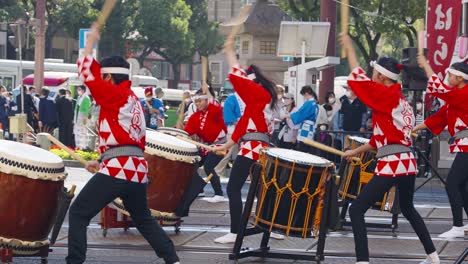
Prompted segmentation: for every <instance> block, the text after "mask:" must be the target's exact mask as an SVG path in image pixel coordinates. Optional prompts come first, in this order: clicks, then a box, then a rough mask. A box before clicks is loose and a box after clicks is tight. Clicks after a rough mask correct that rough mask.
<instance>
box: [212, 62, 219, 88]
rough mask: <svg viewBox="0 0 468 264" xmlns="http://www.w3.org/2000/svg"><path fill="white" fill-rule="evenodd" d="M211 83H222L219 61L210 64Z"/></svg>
mask: <svg viewBox="0 0 468 264" xmlns="http://www.w3.org/2000/svg"><path fill="white" fill-rule="evenodd" d="M210 72H211V83H212V84H221V81H222V64H221V62H220V61H213V62H210Z"/></svg>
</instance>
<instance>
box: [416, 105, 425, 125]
mask: <svg viewBox="0 0 468 264" xmlns="http://www.w3.org/2000/svg"><path fill="white" fill-rule="evenodd" d="M415 114H416V121H415V125H416V126H417V125H419V124H421V123H422V122H424V113H423V102H422V100H421V99H418V100H417V101H416V111H415Z"/></svg>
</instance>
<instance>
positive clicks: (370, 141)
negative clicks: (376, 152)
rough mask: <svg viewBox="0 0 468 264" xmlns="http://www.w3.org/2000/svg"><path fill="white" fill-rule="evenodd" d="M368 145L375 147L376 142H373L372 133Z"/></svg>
mask: <svg viewBox="0 0 468 264" xmlns="http://www.w3.org/2000/svg"><path fill="white" fill-rule="evenodd" d="M369 145H371V146H372V147H373V148H375V149H377V144H376V143H375V138H374V135H372V137H371V138H370V140H369Z"/></svg>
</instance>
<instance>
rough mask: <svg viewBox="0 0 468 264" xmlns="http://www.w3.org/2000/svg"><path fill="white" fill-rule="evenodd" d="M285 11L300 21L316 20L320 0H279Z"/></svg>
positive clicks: (318, 14)
mask: <svg viewBox="0 0 468 264" xmlns="http://www.w3.org/2000/svg"><path fill="white" fill-rule="evenodd" d="M278 4H279V6H280V8H281V9H283V10H284V11H286V13H287V14H288V15H289V16H291V17H293V18H295V19H298V20H301V21H316V20H317V19H318V18H319V17H320V0H279V1H278Z"/></svg>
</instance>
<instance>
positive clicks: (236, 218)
mask: <svg viewBox="0 0 468 264" xmlns="http://www.w3.org/2000/svg"><path fill="white" fill-rule="evenodd" d="M254 163H255V161H254V160H252V159H249V158H246V157H243V156H239V155H238V156H237V158H236V160H235V161H234V165H233V167H232V169H231V176H229V182H228V185H227V188H226V191H227V194H228V197H229V213H230V215H231V233H234V234H237V233H238V232H239V223H240V220H241V216H242V208H243V206H242V193H241V191H242V187H243V186H244V183H245V181H246V180H247V176H249V174H250V167H252V165H253V164H254Z"/></svg>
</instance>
